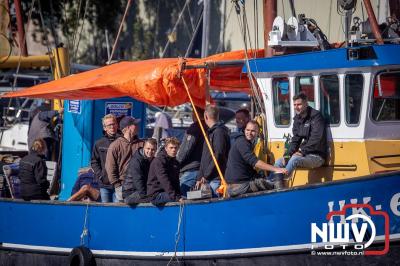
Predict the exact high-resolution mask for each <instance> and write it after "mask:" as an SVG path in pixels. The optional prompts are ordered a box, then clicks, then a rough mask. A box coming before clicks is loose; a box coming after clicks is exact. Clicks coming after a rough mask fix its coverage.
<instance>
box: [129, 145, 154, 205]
mask: <svg viewBox="0 0 400 266" xmlns="http://www.w3.org/2000/svg"><path fill="white" fill-rule="evenodd" d="M156 150H157V140H156V139H147V140H146V141H145V142H144V146H143V148H139V149H138V150H137V151H136V152H135V153H134V154H133V155H132V158H131V159H130V161H129V165H128V169H127V171H126V177H125V179H124V181H123V182H122V197H123V198H124V201H125V203H128V204H137V203H140V202H141V201H143V200H144V199H145V197H146V194H147V187H146V186H147V177H148V174H149V169H150V163H151V161H152V160H153V158H154V155H155V153H156Z"/></svg>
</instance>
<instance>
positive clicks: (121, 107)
mask: <svg viewBox="0 0 400 266" xmlns="http://www.w3.org/2000/svg"><path fill="white" fill-rule="evenodd" d="M132 110H133V103H130V102H106V104H105V114H106V115H107V114H113V115H115V116H116V117H120V116H132Z"/></svg>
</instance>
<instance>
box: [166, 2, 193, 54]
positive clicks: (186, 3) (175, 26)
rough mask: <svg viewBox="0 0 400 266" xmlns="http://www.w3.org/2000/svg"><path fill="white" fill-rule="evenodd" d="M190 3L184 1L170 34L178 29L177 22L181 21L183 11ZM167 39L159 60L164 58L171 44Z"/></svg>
mask: <svg viewBox="0 0 400 266" xmlns="http://www.w3.org/2000/svg"><path fill="white" fill-rule="evenodd" d="M190 1H191V0H186V2H185V4H184V5H183V7H182V10H181V12H180V13H179V16H178V19H177V20H176V22H175V25H174V27H173V28H172V31H171V33H174V32H176V28H177V27H178V24H179V22H180V21H181V19H182V17H183V13H184V11H185V9H186V6H187V5H188V4H189V3H190ZM167 39H168V40H167V43H166V44H165V46H164V49H163V51H162V53H161V56H160V58H164V55H165V53H166V52H167V49H168V47H169V44H170V43H171V42H170V40H169V38H167Z"/></svg>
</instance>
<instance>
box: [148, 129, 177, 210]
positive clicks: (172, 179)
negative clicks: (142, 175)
mask: <svg viewBox="0 0 400 266" xmlns="http://www.w3.org/2000/svg"><path fill="white" fill-rule="evenodd" d="M178 149H179V140H178V139H177V138H175V137H170V138H167V139H166V140H165V148H164V149H162V150H161V151H160V152H159V153H158V154H157V156H156V158H154V159H153V161H152V162H151V164H150V170H149V178H148V179H147V196H148V197H149V198H150V199H151V202H152V203H153V204H154V205H161V204H164V203H167V202H171V201H182V200H183V198H182V196H181V193H180V191H179V162H178V161H177V160H176V154H177V153H178Z"/></svg>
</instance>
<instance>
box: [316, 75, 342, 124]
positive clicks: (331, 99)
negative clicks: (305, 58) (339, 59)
mask: <svg viewBox="0 0 400 266" xmlns="http://www.w3.org/2000/svg"><path fill="white" fill-rule="evenodd" d="M319 89H320V93H319V95H320V103H321V108H320V109H321V113H322V115H323V116H324V118H325V120H326V123H327V124H330V125H337V124H339V123H340V104H339V100H340V98H339V78H338V76H337V75H323V76H321V77H320V78H319Z"/></svg>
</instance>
